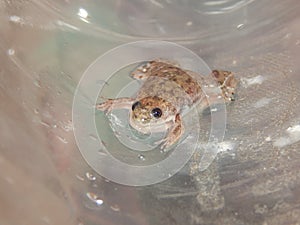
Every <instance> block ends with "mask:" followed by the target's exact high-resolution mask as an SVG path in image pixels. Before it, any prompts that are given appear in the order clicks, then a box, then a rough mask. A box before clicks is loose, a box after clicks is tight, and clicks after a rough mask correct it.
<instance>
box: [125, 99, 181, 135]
mask: <svg viewBox="0 0 300 225" xmlns="http://www.w3.org/2000/svg"><path fill="white" fill-rule="evenodd" d="M175 115H176V108H175V107H174V106H173V105H172V104H171V103H170V102H168V101H166V100H164V99H162V98H159V97H157V96H151V97H146V98H142V99H140V100H138V101H136V102H135V103H133V105H132V109H131V112H130V125H131V126H132V127H133V128H134V129H136V130H138V131H140V132H142V133H150V132H151V131H153V130H154V131H157V132H159V131H163V130H165V128H166V125H167V122H170V121H172V120H174V119H175Z"/></svg>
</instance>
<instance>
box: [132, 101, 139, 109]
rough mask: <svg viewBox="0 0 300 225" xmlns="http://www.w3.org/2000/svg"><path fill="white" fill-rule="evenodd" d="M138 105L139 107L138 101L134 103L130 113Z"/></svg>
mask: <svg viewBox="0 0 300 225" xmlns="http://www.w3.org/2000/svg"><path fill="white" fill-rule="evenodd" d="M140 105H141V103H140V102H139V101H137V102H135V103H134V104H133V105H132V106H131V109H132V111H134V109H135V108H136V107H138V106H140Z"/></svg>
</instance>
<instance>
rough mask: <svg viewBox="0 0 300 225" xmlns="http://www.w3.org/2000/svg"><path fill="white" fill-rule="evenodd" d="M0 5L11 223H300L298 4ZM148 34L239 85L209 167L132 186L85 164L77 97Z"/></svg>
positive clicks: (4, 213) (3, 154)
mask: <svg viewBox="0 0 300 225" xmlns="http://www.w3.org/2000/svg"><path fill="white" fill-rule="evenodd" d="M0 12H1V13H0V34H1V40H0V49H1V51H0V65H1V66H0V79H1V80H0V99H1V110H0V126H1V131H0V137H1V139H0V140H1V142H0V149H1V151H0V171H1V173H0V199H1V201H0V224H43V223H44V224H130V225H132V224H139V225H142V224H157V225H159V224H230V225H234V224H264V225H267V224H278V225H279V224H280V225H281V224H297V222H299V221H300V210H299V205H300V198H299V196H300V195H299V193H300V182H299V180H300V179H299V173H298V171H299V168H300V166H299V159H300V152H299V149H300V132H299V124H300V101H299V98H300V91H299V87H300V86H299V85H300V77H299V72H300V68H299V64H298V59H299V56H300V55H299V54H300V51H299V48H300V32H299V28H298V27H299V23H300V19H299V16H298V15H299V12H300V5H299V3H298V1H296V0H287V1H279V0H276V1H271V0H265V1H254V0H252V1H251V0H248V1H246V0H244V1H236V0H235V1H234V0H227V1H192V2H191V1H177V0H161V1H159V0H149V1H135V0H134V1H69V0H64V1H56V2H53V1H47V0H43V1H38V0H36V1H35V0H31V1H17V2H13V1H8V0H7V1H6V0H2V1H0ZM149 38H150V39H158V40H169V41H174V42H176V43H179V44H182V45H184V46H186V47H188V48H190V49H191V50H193V51H194V52H195V53H197V54H198V55H199V56H200V57H201V58H202V59H204V60H205V62H206V63H207V64H208V65H209V66H210V68H223V69H227V70H230V71H234V72H235V73H236V74H237V77H239V78H240V79H241V83H240V87H239V89H238V98H237V100H236V101H235V102H234V103H233V104H230V105H228V106H227V130H226V134H225V139H224V143H223V145H222V152H221V153H219V155H218V157H217V159H216V160H215V161H214V163H213V164H212V165H211V166H210V167H209V168H208V169H207V170H206V171H203V172H200V171H199V170H198V165H199V158H200V155H197V154H196V155H194V156H193V158H192V160H190V162H189V163H188V164H187V165H186V166H185V167H184V168H183V169H181V170H180V172H179V173H177V174H176V175H175V176H173V177H171V178H170V179H168V180H167V181H164V182H162V183H159V184H156V185H151V186H147V187H139V188H134V187H128V186H122V185H118V184H115V183H113V182H110V181H109V180H107V179H105V178H103V177H101V176H99V175H98V174H97V173H96V172H95V171H93V170H92V169H91V168H90V167H89V166H88V164H87V163H86V161H85V160H84V159H83V157H82V156H81V154H80V152H79V150H78V148H77V146H76V143H75V139H74V135H73V125H72V115H71V114H72V101H73V94H74V91H75V88H76V86H77V84H78V82H79V80H80V78H81V76H82V74H83V72H84V71H85V70H86V68H87V67H88V66H89V65H90V64H91V63H92V62H93V61H94V60H95V59H96V58H97V57H98V56H99V55H101V54H103V53H104V52H106V51H107V50H110V49H111V48H113V47H115V46H118V45H119V44H122V43H126V42H129V41H134V40H141V39H149ZM124 57H126V55H124ZM99 76H100V77H101V74H99ZM126 79H127V78H126ZM120 82H121V81H120ZM115 87H116V88H117V87H118V85H116V86H115ZM207 118H209V116H208V117H207ZM207 120H208V119H207ZM208 123H209V122H208ZM203 135H205V132H204V133H203ZM88 137H89V138H90V140H91V141H97V137H94V136H88ZM104 144H105V143H104ZM137 160H140V161H143V162H144V161H145V162H147V160H150V159H149V157H148V156H145V154H143V153H142V154H140V155H137Z"/></svg>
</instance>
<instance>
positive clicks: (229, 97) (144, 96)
mask: <svg viewBox="0 0 300 225" xmlns="http://www.w3.org/2000/svg"><path fill="white" fill-rule="evenodd" d="M131 75H132V77H133V78H135V79H138V80H144V82H143V84H142V86H141V88H140V89H139V91H138V92H137V94H136V96H135V97H132V98H117V99H108V100H106V101H105V102H103V103H100V104H97V106H96V108H97V109H98V110H101V111H106V112H110V111H111V110H113V109H128V110H130V116H129V124H130V125H131V127H133V128H134V129H136V130H138V131H139V132H141V133H144V134H147V133H150V132H162V131H165V130H167V135H166V137H165V138H164V139H163V140H162V141H161V143H163V144H162V145H161V149H163V148H169V147H170V146H172V145H173V144H175V143H176V142H177V141H178V140H179V139H180V137H181V136H182V134H183V132H184V126H183V122H182V118H181V115H182V112H183V110H184V109H185V108H186V107H192V106H193V105H194V104H200V105H201V108H202V109H203V108H205V107H207V106H208V101H207V98H206V97H205V96H206V95H205V93H204V91H203V89H202V88H201V87H203V86H202V85H207V82H208V79H207V78H205V76H201V75H199V74H196V73H194V72H192V71H187V70H183V69H181V68H180V66H179V65H178V64H175V63H171V62H169V61H165V60H153V61H150V62H148V63H146V64H144V65H142V66H140V67H138V68H137V69H136V70H135V71H133V72H132V74H131ZM211 75H212V76H213V78H214V80H216V83H217V85H218V86H219V88H220V89H221V92H222V95H223V98H224V100H225V102H229V101H234V94H235V89H236V86H237V84H238V82H237V80H236V78H235V77H234V76H233V74H232V73H231V72H228V71H222V70H213V71H212V73H211ZM199 77H200V80H201V82H199ZM206 80H207V81H206ZM209 82H210V83H211V81H209ZM210 85H213V84H210ZM215 97H217V96H215ZM213 99H214V98H211V101H213Z"/></svg>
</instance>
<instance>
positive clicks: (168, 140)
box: [161, 113, 184, 149]
mask: <svg viewBox="0 0 300 225" xmlns="http://www.w3.org/2000/svg"><path fill="white" fill-rule="evenodd" d="M183 132H184V127H183V123H182V120H181V117H180V114H179V113H178V114H176V117H175V123H174V124H173V126H172V127H171V129H170V131H169V132H168V134H167V136H166V137H165V138H164V140H163V144H162V145H161V149H164V148H168V147H170V146H172V145H173V144H175V143H176V142H177V141H178V140H179V139H180V137H181V135H182V134H183Z"/></svg>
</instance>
